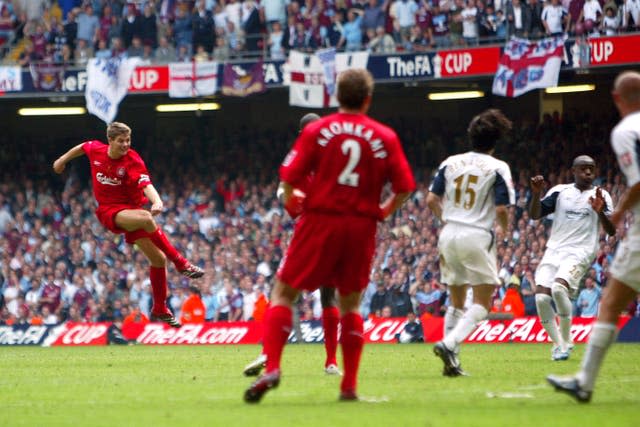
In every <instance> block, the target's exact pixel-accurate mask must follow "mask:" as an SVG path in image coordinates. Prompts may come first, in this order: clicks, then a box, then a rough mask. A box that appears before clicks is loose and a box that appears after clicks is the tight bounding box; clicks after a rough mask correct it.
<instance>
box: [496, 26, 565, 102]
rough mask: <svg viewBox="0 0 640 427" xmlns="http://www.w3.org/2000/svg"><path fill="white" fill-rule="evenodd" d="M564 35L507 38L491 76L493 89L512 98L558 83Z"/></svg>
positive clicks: (497, 93) (498, 93)
mask: <svg viewBox="0 0 640 427" xmlns="http://www.w3.org/2000/svg"><path fill="white" fill-rule="evenodd" d="M566 38H567V37H566V36H560V37H551V38H546V39H542V40H537V41H531V40H525V39H518V38H515V37H514V38H512V39H511V40H509V41H508V42H507V45H506V46H505V48H504V53H503V54H502V57H501V58H500V62H499V64H498V71H497V72H496V75H495V77H494V79H493V89H492V92H493V93H494V94H495V95H501V96H507V97H511V98H515V97H516V96H520V95H522V94H523V93H525V92H528V91H530V90H533V89H541V88H546V87H554V86H557V85H558V76H559V75H560V66H561V65H562V59H563V57H564V42H565V40H566Z"/></svg>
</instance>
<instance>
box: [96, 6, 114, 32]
mask: <svg viewBox="0 0 640 427" xmlns="http://www.w3.org/2000/svg"><path fill="white" fill-rule="evenodd" d="M112 11H113V9H112V8H111V6H110V5H108V4H106V5H105V6H104V8H102V14H101V15H100V18H99V21H100V26H99V28H98V40H111V37H110V36H109V32H110V31H111V19H112V17H113V13H112ZM118 34H119V33H118Z"/></svg>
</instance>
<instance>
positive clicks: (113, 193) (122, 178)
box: [82, 141, 151, 207]
mask: <svg viewBox="0 0 640 427" xmlns="http://www.w3.org/2000/svg"><path fill="white" fill-rule="evenodd" d="M82 149H83V150H84V152H85V154H86V155H87V157H88V158H89V163H90V164H91V178H92V180H93V195H94V196H95V198H96V201H97V202H98V205H100V206H103V205H132V206H137V207H141V206H142V205H144V204H145V203H147V201H148V200H147V198H146V197H145V196H144V193H143V192H142V189H143V188H144V187H146V186H147V185H150V184H151V179H150V178H149V172H148V171H147V167H146V166H145V164H144V161H143V160H142V158H141V157H140V155H139V154H138V153H136V152H135V151H134V150H131V149H129V151H127V154H125V155H124V156H122V157H121V158H119V159H112V158H110V157H109V155H108V154H107V150H108V149H109V146H108V145H106V144H103V143H102V142H100V141H87V142H85V143H84V144H83V145H82Z"/></svg>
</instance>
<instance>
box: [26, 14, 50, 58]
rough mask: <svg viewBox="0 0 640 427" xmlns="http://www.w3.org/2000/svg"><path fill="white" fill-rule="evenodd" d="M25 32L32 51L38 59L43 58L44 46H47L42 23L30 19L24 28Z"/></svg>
mask: <svg viewBox="0 0 640 427" xmlns="http://www.w3.org/2000/svg"><path fill="white" fill-rule="evenodd" d="M24 31H25V33H26V34H29V40H30V41H31V45H32V46H33V52H34V54H35V55H36V57H37V58H38V59H42V58H44V55H45V51H46V46H47V37H46V35H45V32H44V25H42V24H40V23H37V22H36V21H31V22H29V24H28V25H27V26H26V27H25V29H24Z"/></svg>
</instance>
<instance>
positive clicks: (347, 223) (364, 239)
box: [277, 213, 377, 295]
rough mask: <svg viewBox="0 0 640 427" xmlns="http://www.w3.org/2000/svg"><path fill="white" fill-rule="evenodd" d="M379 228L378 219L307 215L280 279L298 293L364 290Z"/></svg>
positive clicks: (279, 269) (345, 292) (304, 216)
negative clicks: (330, 289) (325, 287)
mask: <svg viewBox="0 0 640 427" xmlns="http://www.w3.org/2000/svg"><path fill="white" fill-rule="evenodd" d="M376 226H377V221H376V220H375V219H374V218H367V217H361V216H344V215H343V216H337V215H327V214H318V213H304V214H303V215H302V217H301V218H300V220H299V221H298V223H297V224H296V228H295V230H294V232H293V237H292V238H291V243H290V244H289V248H288V249H287V253H286V254H285V256H284V258H283V259H282V262H281V263H280V268H278V273H277V276H278V278H279V279H280V280H282V281H283V282H284V283H286V284H287V285H289V286H291V287H293V288H295V289H298V290H308V291H313V290H316V289H318V288H319V287H320V286H327V287H333V288H336V289H338V291H339V292H340V295H347V294H350V293H353V292H361V291H363V290H364V289H365V288H366V287H367V283H368V282H369V275H370V270H371V262H372V260H373V254H374V252H375V247H376Z"/></svg>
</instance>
